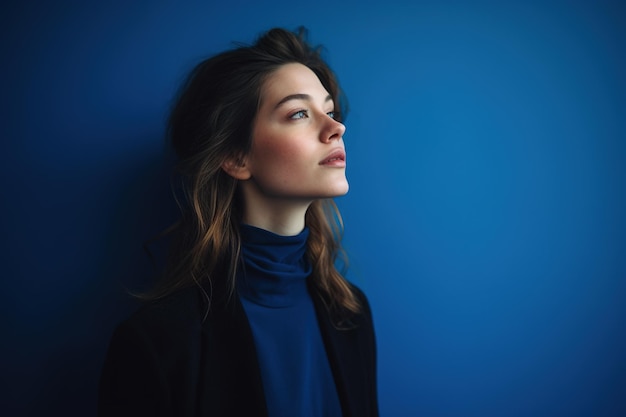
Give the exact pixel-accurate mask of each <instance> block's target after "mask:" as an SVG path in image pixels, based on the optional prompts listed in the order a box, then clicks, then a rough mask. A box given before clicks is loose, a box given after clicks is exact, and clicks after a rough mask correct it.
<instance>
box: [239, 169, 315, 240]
mask: <svg viewBox="0 0 626 417" xmlns="http://www.w3.org/2000/svg"><path fill="white" fill-rule="evenodd" d="M240 191H241V192H242V197H243V201H244V210H243V218H242V221H243V223H245V224H249V225H250V226H254V227H258V228H260V229H265V230H268V231H270V232H272V233H276V234H277V235H282V236H295V235H297V234H298V233H300V232H302V230H303V229H304V226H305V222H304V218H305V215H306V212H307V210H308V208H309V206H310V205H311V203H312V202H313V200H312V199H310V198H293V197H291V198H289V197H275V196H271V195H267V194H266V193H264V192H263V191H262V190H260V189H259V187H257V186H256V184H255V183H254V182H253V181H245V182H243V183H242V184H241V189H240Z"/></svg>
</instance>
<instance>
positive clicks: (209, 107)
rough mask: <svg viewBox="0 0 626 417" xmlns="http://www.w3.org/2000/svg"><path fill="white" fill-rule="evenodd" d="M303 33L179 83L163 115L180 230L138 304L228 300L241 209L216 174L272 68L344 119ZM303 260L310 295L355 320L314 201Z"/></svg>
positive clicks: (238, 154) (243, 51) (247, 141)
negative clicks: (320, 96) (186, 298)
mask: <svg viewBox="0 0 626 417" xmlns="http://www.w3.org/2000/svg"><path fill="white" fill-rule="evenodd" d="M306 35H307V33H306V30H305V29H304V28H300V29H299V31H298V32H297V33H294V32H290V31H287V30H284V29H271V30H269V31H268V32H266V33H264V34H263V35H262V36H260V37H259V38H258V40H257V41H256V43H254V44H253V45H251V46H238V47H236V48H235V49H232V50H229V51H226V52H223V53H221V54H218V55H216V56H213V57H211V58H209V59H206V60H204V61H202V62H201V63H200V64H198V65H197V66H196V67H195V68H194V69H193V71H192V72H191V74H190V76H189V78H188V79H187V81H186V82H185V83H184V85H183V88H182V90H181V92H180V95H179V97H178V100H177V102H176V104H175V106H174V108H173V110H172V113H171V115H170V118H169V124H168V137H169V140H170V141H171V145H172V146H173V149H174V151H175V152H176V155H177V157H178V164H177V174H178V178H179V179H180V182H179V183H180V189H179V191H180V192H179V193H178V197H177V200H178V203H179V206H180V209H181V217H180V220H179V221H178V222H177V223H176V224H175V225H174V226H173V227H172V228H171V231H172V232H174V236H175V238H174V241H173V244H172V249H171V253H170V258H169V260H168V265H167V267H166V269H165V274H164V279H163V280H162V281H161V282H160V283H159V284H158V285H157V286H156V287H155V288H154V289H153V291H152V292H150V293H149V294H148V295H147V297H146V298H149V299H157V298H161V297H164V296H166V295H168V294H171V293H173V292H175V291H176V290H178V289H180V288H183V287H188V286H190V285H197V286H199V287H200V288H201V289H202V290H203V294H204V295H205V297H206V300H207V302H208V303H209V307H208V308H207V312H208V311H209V308H210V305H211V302H212V301H213V299H214V295H215V296H216V297H218V296H219V295H220V294H219V293H218V292H217V291H218V290H216V288H219V291H221V292H227V293H228V296H231V295H232V294H233V292H234V291H235V276H236V271H237V266H238V263H239V257H240V247H241V237H240V234H239V224H240V221H241V216H242V203H243V202H242V201H241V197H240V196H239V193H238V192H237V188H238V180H237V179H234V178H233V177H231V176H230V175H228V174H227V173H226V172H224V171H223V170H222V165H223V163H224V162H225V161H227V160H232V159H233V158H242V157H243V156H245V155H246V154H247V153H248V152H249V151H250V149H251V146H252V129H253V124H254V120H255V117H256V114H257V111H258V108H259V103H260V96H261V88H262V86H263V83H264V82H265V80H266V79H267V78H268V76H269V75H270V74H272V73H273V72H274V71H275V70H277V69H278V68H279V67H281V66H283V65H285V64H289V63H300V64H303V65H305V66H307V67H308V68H310V69H311V70H312V71H313V72H314V73H315V74H316V75H317V77H318V78H319V80H320V81H321V83H322V85H323V86H324V88H325V89H326V90H327V91H328V92H329V94H330V95H331V96H332V98H333V100H334V103H335V105H334V106H335V109H334V111H335V118H336V119H337V120H339V121H341V120H343V119H342V114H344V115H345V107H346V103H345V97H344V96H343V94H342V92H341V90H340V88H339V84H338V82H337V78H336V77H335V75H334V73H333V72H332V71H331V69H330V68H329V67H328V65H327V64H326V62H325V61H324V60H323V59H322V57H321V48H319V47H316V48H313V47H311V46H310V45H309V44H308V43H307V40H306ZM305 223H306V225H307V226H308V227H309V238H308V241H307V256H308V258H309V260H310V262H311V264H312V266H313V272H312V281H311V284H312V286H313V288H314V289H315V290H316V291H318V292H319V293H320V295H321V296H322V299H323V300H324V302H325V304H326V306H327V308H328V309H329V310H330V311H331V312H334V313H341V314H342V315H343V313H350V312H358V311H359V309H360V305H359V302H358V300H357V298H356V297H355V295H354V293H353V291H352V289H351V287H350V285H349V284H348V282H347V281H346V280H345V279H344V278H343V276H342V275H341V274H340V273H339V271H338V270H337V269H336V266H335V263H336V261H337V260H338V258H339V257H342V258H343V251H342V248H341V243H340V241H341V237H342V234H343V223H342V220H341V215H340V213H339V211H338V209H337V206H336V205H335V203H334V202H333V201H332V199H321V200H316V201H314V202H313V203H312V204H311V205H310V206H309V208H308V210H307V213H306V216H305Z"/></svg>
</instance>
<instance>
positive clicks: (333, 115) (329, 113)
mask: <svg viewBox="0 0 626 417" xmlns="http://www.w3.org/2000/svg"><path fill="white" fill-rule="evenodd" d="M326 114H327V115H328V117H330V118H331V119H335V112H334V111H329V112H328V113H326Z"/></svg>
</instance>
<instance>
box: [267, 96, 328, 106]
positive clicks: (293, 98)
mask: <svg viewBox="0 0 626 417" xmlns="http://www.w3.org/2000/svg"><path fill="white" fill-rule="evenodd" d="M332 99H333V98H332V96H331V95H330V94H329V95H328V96H326V99H324V103H326V102H329V101H331V100H332ZM290 100H304V101H312V100H313V98H312V97H311V96H310V95H308V94H290V95H288V96H286V97H283V99H282V100H280V101H279V102H278V103H276V106H274V109H277V108H279V107H280V106H282V105H283V104H285V103H286V102H288V101H290Z"/></svg>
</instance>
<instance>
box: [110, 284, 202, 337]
mask: <svg viewBox="0 0 626 417" xmlns="http://www.w3.org/2000/svg"><path fill="white" fill-rule="evenodd" d="M203 305H205V303H203V302H202V295H201V293H200V291H199V290H198V289H197V288H193V287H190V288H185V289H182V290H178V291H176V292H175V293H172V294H170V295H167V296H165V297H163V298H160V299H157V300H153V301H149V302H146V303H145V304H143V305H142V306H141V307H140V308H139V309H138V310H137V311H135V312H134V313H133V314H132V315H131V316H130V317H128V318H127V319H126V320H124V321H122V323H120V324H119V326H118V327H117V329H116V333H118V334H119V333H133V334H135V335H136V336H140V337H141V338H142V339H145V340H147V341H150V342H151V343H154V344H155V345H168V344H169V342H174V341H175V340H189V338H190V337H192V336H193V335H194V334H197V335H199V333H200V331H201V327H202V320H203V317H204V313H203V310H202V309H203Z"/></svg>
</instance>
